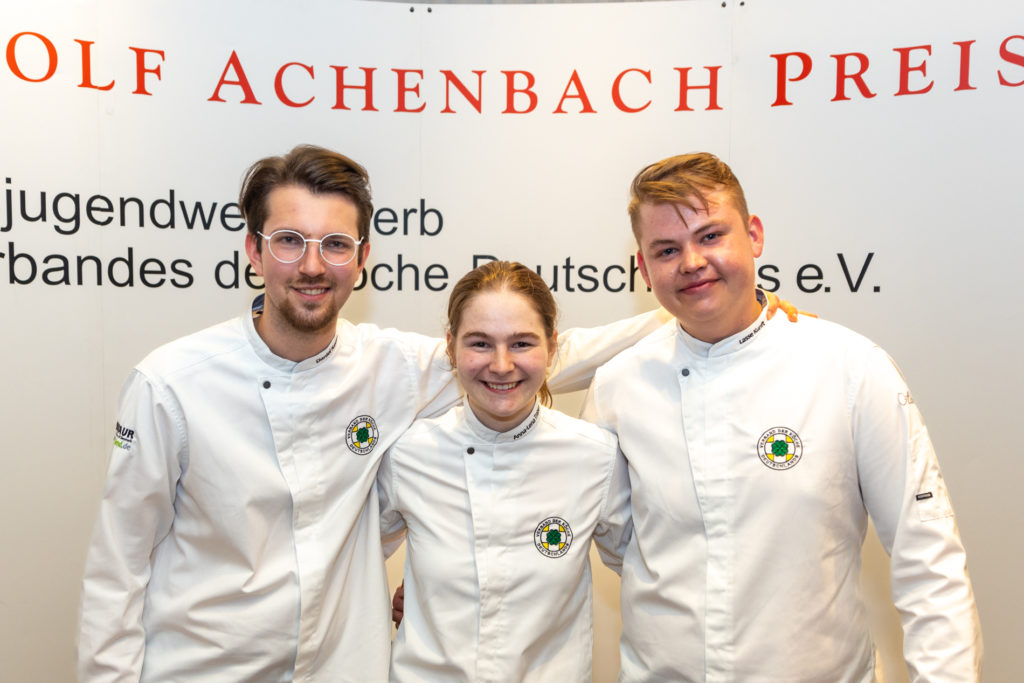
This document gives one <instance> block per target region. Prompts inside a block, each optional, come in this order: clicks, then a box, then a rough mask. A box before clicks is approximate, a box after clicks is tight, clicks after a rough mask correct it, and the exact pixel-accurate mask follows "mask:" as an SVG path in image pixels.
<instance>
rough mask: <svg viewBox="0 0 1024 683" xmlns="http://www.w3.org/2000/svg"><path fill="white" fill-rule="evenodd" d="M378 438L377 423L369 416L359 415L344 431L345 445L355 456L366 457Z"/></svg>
mask: <svg viewBox="0 0 1024 683" xmlns="http://www.w3.org/2000/svg"><path fill="white" fill-rule="evenodd" d="M379 438H380V436H379V434H378V433H377V423H376V422H374V421H373V418H372V417H370V416H369V415H360V416H359V417H357V418H356V419H354V420H352V421H351V422H349V423H348V429H347V430H346V431H345V444H346V445H347V446H348V449H349V450H350V451H352V452H353V453H355V454H356V455H366V454H367V453H369V452H370V451H372V450H373V448H374V446H376V445H377V440H378V439H379Z"/></svg>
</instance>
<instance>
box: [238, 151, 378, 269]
mask: <svg viewBox="0 0 1024 683" xmlns="http://www.w3.org/2000/svg"><path fill="white" fill-rule="evenodd" d="M286 185H297V186H299V187H303V188H305V189H307V190H309V191H310V192H312V193H313V194H339V195H342V196H343V197H346V198H348V199H350V200H351V201H352V203H353V204H355V205H356V210H357V211H358V212H359V226H358V227H359V239H361V240H362V242H361V243H360V245H359V262H360V263H362V261H363V254H365V253H366V245H367V244H369V241H370V218H371V217H372V216H373V202H372V200H371V198H370V178H369V176H368V175H367V173H366V169H365V168H363V167H362V166H360V165H359V164H357V163H356V162H355V161H352V160H351V159H349V158H348V157H347V156H345V155H344V154H339V153H338V152H332V151H331V150H329V149H324V148H323V147H317V146H315V145H299V146H298V147H295V148H294V149H293V150H291V151H290V152H288V153H287V154H285V155H284V156H279V157H267V158H265V159H260V160H259V161H257V162H256V163H255V164H253V165H252V166H250V167H249V170H248V171H246V172H245V178H244V179H243V180H242V190H241V192H240V193H239V196H238V205H239V206H240V207H241V209H242V216H243V217H244V218H245V222H246V224H247V227H248V229H249V232H250V233H252V234H253V235H254V237H255V238H256V248H257V249H260V248H261V246H262V243H261V240H260V237H259V235H258V234H257V233H259V232H262V230H263V223H264V222H265V221H266V220H267V197H269V196H270V193H271V191H273V190H274V189H276V188H278V187H283V186H286Z"/></svg>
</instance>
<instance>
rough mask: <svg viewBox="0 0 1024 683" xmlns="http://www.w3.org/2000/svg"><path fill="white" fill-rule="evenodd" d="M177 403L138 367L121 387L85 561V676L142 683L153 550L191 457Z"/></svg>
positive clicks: (168, 522)
mask: <svg viewBox="0 0 1024 683" xmlns="http://www.w3.org/2000/svg"><path fill="white" fill-rule="evenodd" d="M184 435H185V430H184V423H183V420H182V418H181V413H180V411H178V409H177V405H176V404H175V402H174V401H173V400H172V399H170V398H169V397H168V396H167V395H166V394H165V392H162V391H161V390H160V389H159V388H158V387H156V386H154V384H153V383H152V382H151V381H150V380H149V379H148V378H146V377H145V376H144V375H143V374H141V373H140V372H138V371H135V372H133V374H132V375H131V377H129V378H128V381H127V382H126V383H125V385H124V387H123V388H122V390H121V397H120V405H119V408H118V417H117V425H116V429H115V436H114V446H113V449H112V451H111V455H110V462H109V467H108V472H107V481H106V485H105V487H104V491H103V498H102V500H101V502H100V510H99V515H98V517H97V520H96V526H95V528H94V530H93V537H92V542H91V544H90V546H89V552H88V556H87V558H86V566H85V577H84V580H83V584H82V596H81V606H80V613H79V629H78V677H79V681H138V680H139V676H140V675H141V672H142V662H143V659H144V657H145V648H146V634H145V632H144V631H143V626H142V613H143V609H144V605H145V598H146V591H147V588H148V585H149V579H150V571H151V564H150V560H151V556H152V553H153V549H154V548H155V547H156V546H157V544H159V543H160V541H161V540H162V539H163V538H164V537H165V536H166V535H167V534H168V533H169V532H170V529H171V526H172V523H173V520H174V496H175V489H176V487H177V482H178V479H179V477H180V476H181V472H182V463H183V459H184V458H185V457H186V456H187V454H186V445H185V444H186V442H185V436H184Z"/></svg>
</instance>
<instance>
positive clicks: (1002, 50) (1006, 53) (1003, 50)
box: [998, 36, 1024, 86]
mask: <svg viewBox="0 0 1024 683" xmlns="http://www.w3.org/2000/svg"><path fill="white" fill-rule="evenodd" d="M1014 38H1016V39H1018V40H1024V36H1010V37H1009V38H1007V39H1006V40H1004V41H1003V42H1002V43H1001V44H1000V45H999V56H1000V57H1002V58H1003V61H1006V62H1010V63H1011V64H1016V65H1017V66H1024V55H1022V54H1020V53H1019V52H1010V48H1008V47H1007V44H1008V43H1009V42H1010V41H1011V40H1013V39H1014ZM998 73H999V85H1010V86H1018V85H1024V80H1020V81H1017V82H1016V83H1014V82H1012V81H1008V80H1006V77H1005V76H1003V72H1002V70H1000V71H999V72H998Z"/></svg>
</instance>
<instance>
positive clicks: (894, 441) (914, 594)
mask: <svg viewBox="0 0 1024 683" xmlns="http://www.w3.org/2000/svg"><path fill="white" fill-rule="evenodd" d="M857 365H860V366H861V367H863V376H862V377H861V378H859V380H858V381H853V382H851V387H853V389H852V391H851V394H852V395H851V397H850V405H851V411H852V412H851V415H852V418H853V427H854V439H855V449H856V454H857V468H858V476H859V479H860V483H861V491H862V495H863V498H864V503H865V506H866V507H867V510H868V513H869V514H870V516H871V518H872V521H873V522H874V524H875V528H876V530H877V532H878V535H879V538H880V540H881V542H882V545H883V546H884V547H885V549H886V550H887V551H888V552H889V554H890V556H891V563H890V567H891V573H892V597H893V601H894V603H895V605H896V609H897V610H898V611H899V613H900V618H901V621H902V625H903V632H904V639H903V651H904V657H905V659H906V662H907V667H908V669H909V671H910V675H911V680H913V681H915V682H916V683H923V682H934V683H937V682H939V681H942V683H967V682H974V681H978V680H980V678H981V655H982V642H981V627H980V624H979V621H978V613H977V609H976V607H975V603H974V595H973V591H972V589H971V582H970V579H969V578H968V574H967V560H966V554H965V552H964V547H963V544H962V543H961V541H960V535H959V533H958V531H957V525H956V518H955V517H954V515H953V508H952V505H951V504H950V500H949V493H948V492H947V490H946V485H945V483H944V482H943V479H942V472H941V471H940V469H939V464H938V461H937V459H936V457H935V450H934V448H933V447H932V443H931V439H929V437H928V431H927V429H926V427H925V425H924V421H923V420H922V418H921V413H920V411H919V410H918V408H917V406H916V405H915V404H914V401H913V396H912V395H911V393H910V390H909V389H908V388H907V385H906V383H905V381H904V380H903V377H902V375H901V374H900V372H899V370H898V369H897V368H896V366H895V364H894V363H893V362H892V360H891V359H890V358H889V357H888V356H887V355H886V354H885V352H884V351H882V350H881V349H879V348H877V347H876V348H874V349H872V350H871V352H870V353H869V354H868V357H867V359H866V362H864V363H860V364H857Z"/></svg>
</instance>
